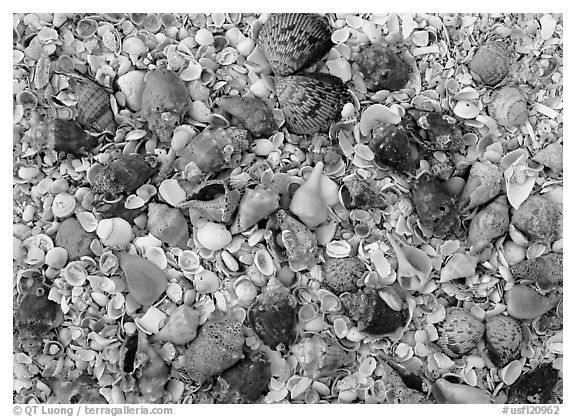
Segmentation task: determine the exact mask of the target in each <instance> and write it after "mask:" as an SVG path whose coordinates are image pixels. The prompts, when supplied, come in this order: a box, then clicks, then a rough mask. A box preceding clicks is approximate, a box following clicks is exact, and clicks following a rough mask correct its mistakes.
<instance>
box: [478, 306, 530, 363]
mask: <svg viewBox="0 0 576 417" xmlns="http://www.w3.org/2000/svg"><path fill="white" fill-rule="evenodd" d="M484 338H485V340H486V348H487V349H488V357H489V358H490V360H491V361H492V363H494V365H496V366H498V367H502V366H504V365H506V364H507V363H508V362H510V361H511V360H514V359H516V358H518V356H519V355H520V350H521V348H522V340H523V336H522V326H521V324H520V322H519V321H518V320H516V319H513V318H512V317H510V316H505V315H502V314H500V315H497V316H494V317H492V318H491V319H490V320H488V321H487V322H486V333H485V335H484Z"/></svg>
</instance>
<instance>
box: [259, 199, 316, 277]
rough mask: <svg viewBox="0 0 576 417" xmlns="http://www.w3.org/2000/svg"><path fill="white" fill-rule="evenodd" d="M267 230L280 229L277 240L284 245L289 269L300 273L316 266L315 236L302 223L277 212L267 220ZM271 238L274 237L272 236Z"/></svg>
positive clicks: (284, 213) (282, 212)
mask: <svg viewBox="0 0 576 417" xmlns="http://www.w3.org/2000/svg"><path fill="white" fill-rule="evenodd" d="M267 228H272V229H274V228H276V229H278V228H279V229H280V238H279V239H280V240H281V241H282V244H283V245H284V249H285V256H286V259H287V260H288V265H289V266H290V269H292V270H293V271H302V270H304V269H307V268H308V269H309V268H311V267H312V266H313V265H315V264H316V253H317V252H318V246H317V244H318V241H317V239H316V235H315V234H314V233H313V232H311V231H310V230H309V229H308V228H307V227H306V226H305V225H304V224H303V223H300V222H299V221H298V220H296V219H295V218H294V217H292V216H290V215H289V214H288V213H286V211H284V210H278V211H277V212H276V213H275V215H274V216H271V218H270V219H269V222H268V224H267ZM272 236H275V235H274V234H272ZM272 236H271V237H272Z"/></svg>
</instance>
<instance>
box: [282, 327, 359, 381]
mask: <svg viewBox="0 0 576 417" xmlns="http://www.w3.org/2000/svg"><path fill="white" fill-rule="evenodd" d="M290 351H291V352H292V354H293V355H294V357H295V358H296V360H297V361H298V363H299V364H300V366H301V367H302V369H303V375H304V376H307V377H309V378H314V379H316V378H318V377H324V376H331V375H334V374H335V373H336V372H337V370H338V369H341V368H342V367H343V366H349V365H351V364H352V363H353V361H354V358H353V357H352V354H351V353H350V352H347V351H345V350H344V349H343V348H342V347H341V346H340V345H339V344H338V343H336V342H335V341H334V340H333V339H330V338H324V337H320V336H318V335H313V336H312V337H305V338H302V340H300V341H299V342H298V343H297V344H295V345H294V346H292V348H291V349H290Z"/></svg>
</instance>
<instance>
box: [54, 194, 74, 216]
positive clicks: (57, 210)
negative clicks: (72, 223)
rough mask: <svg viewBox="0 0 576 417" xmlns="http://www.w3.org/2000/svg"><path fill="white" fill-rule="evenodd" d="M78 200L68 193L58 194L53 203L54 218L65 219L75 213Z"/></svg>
mask: <svg viewBox="0 0 576 417" xmlns="http://www.w3.org/2000/svg"><path fill="white" fill-rule="evenodd" d="M75 208H76V199H75V198H74V196H73V195H70V194H68V193H59V194H56V196H55V197H54V200H53V201H52V213H54V216H56V217H58V218H60V219H64V218H66V217H68V216H70V215H71V214H72V213H74V209H75Z"/></svg>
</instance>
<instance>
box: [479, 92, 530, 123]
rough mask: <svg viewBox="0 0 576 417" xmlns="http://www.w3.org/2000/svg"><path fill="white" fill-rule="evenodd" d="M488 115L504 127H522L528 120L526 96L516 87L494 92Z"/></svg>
mask: <svg viewBox="0 0 576 417" xmlns="http://www.w3.org/2000/svg"><path fill="white" fill-rule="evenodd" d="M488 113H489V114H490V116H492V117H493V118H494V119H496V121H497V122H498V124H500V125H501V126H504V127H512V126H520V125H521V124H523V123H524V122H525V121H526V120H527V119H528V107H527V105H526V100H525V99H524V95H523V94H522V92H521V91H520V90H519V89H517V88H515V87H508V86H507V87H502V88H500V89H498V90H496V91H494V92H493V93H492V101H491V102H490V104H489V105H488Z"/></svg>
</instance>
